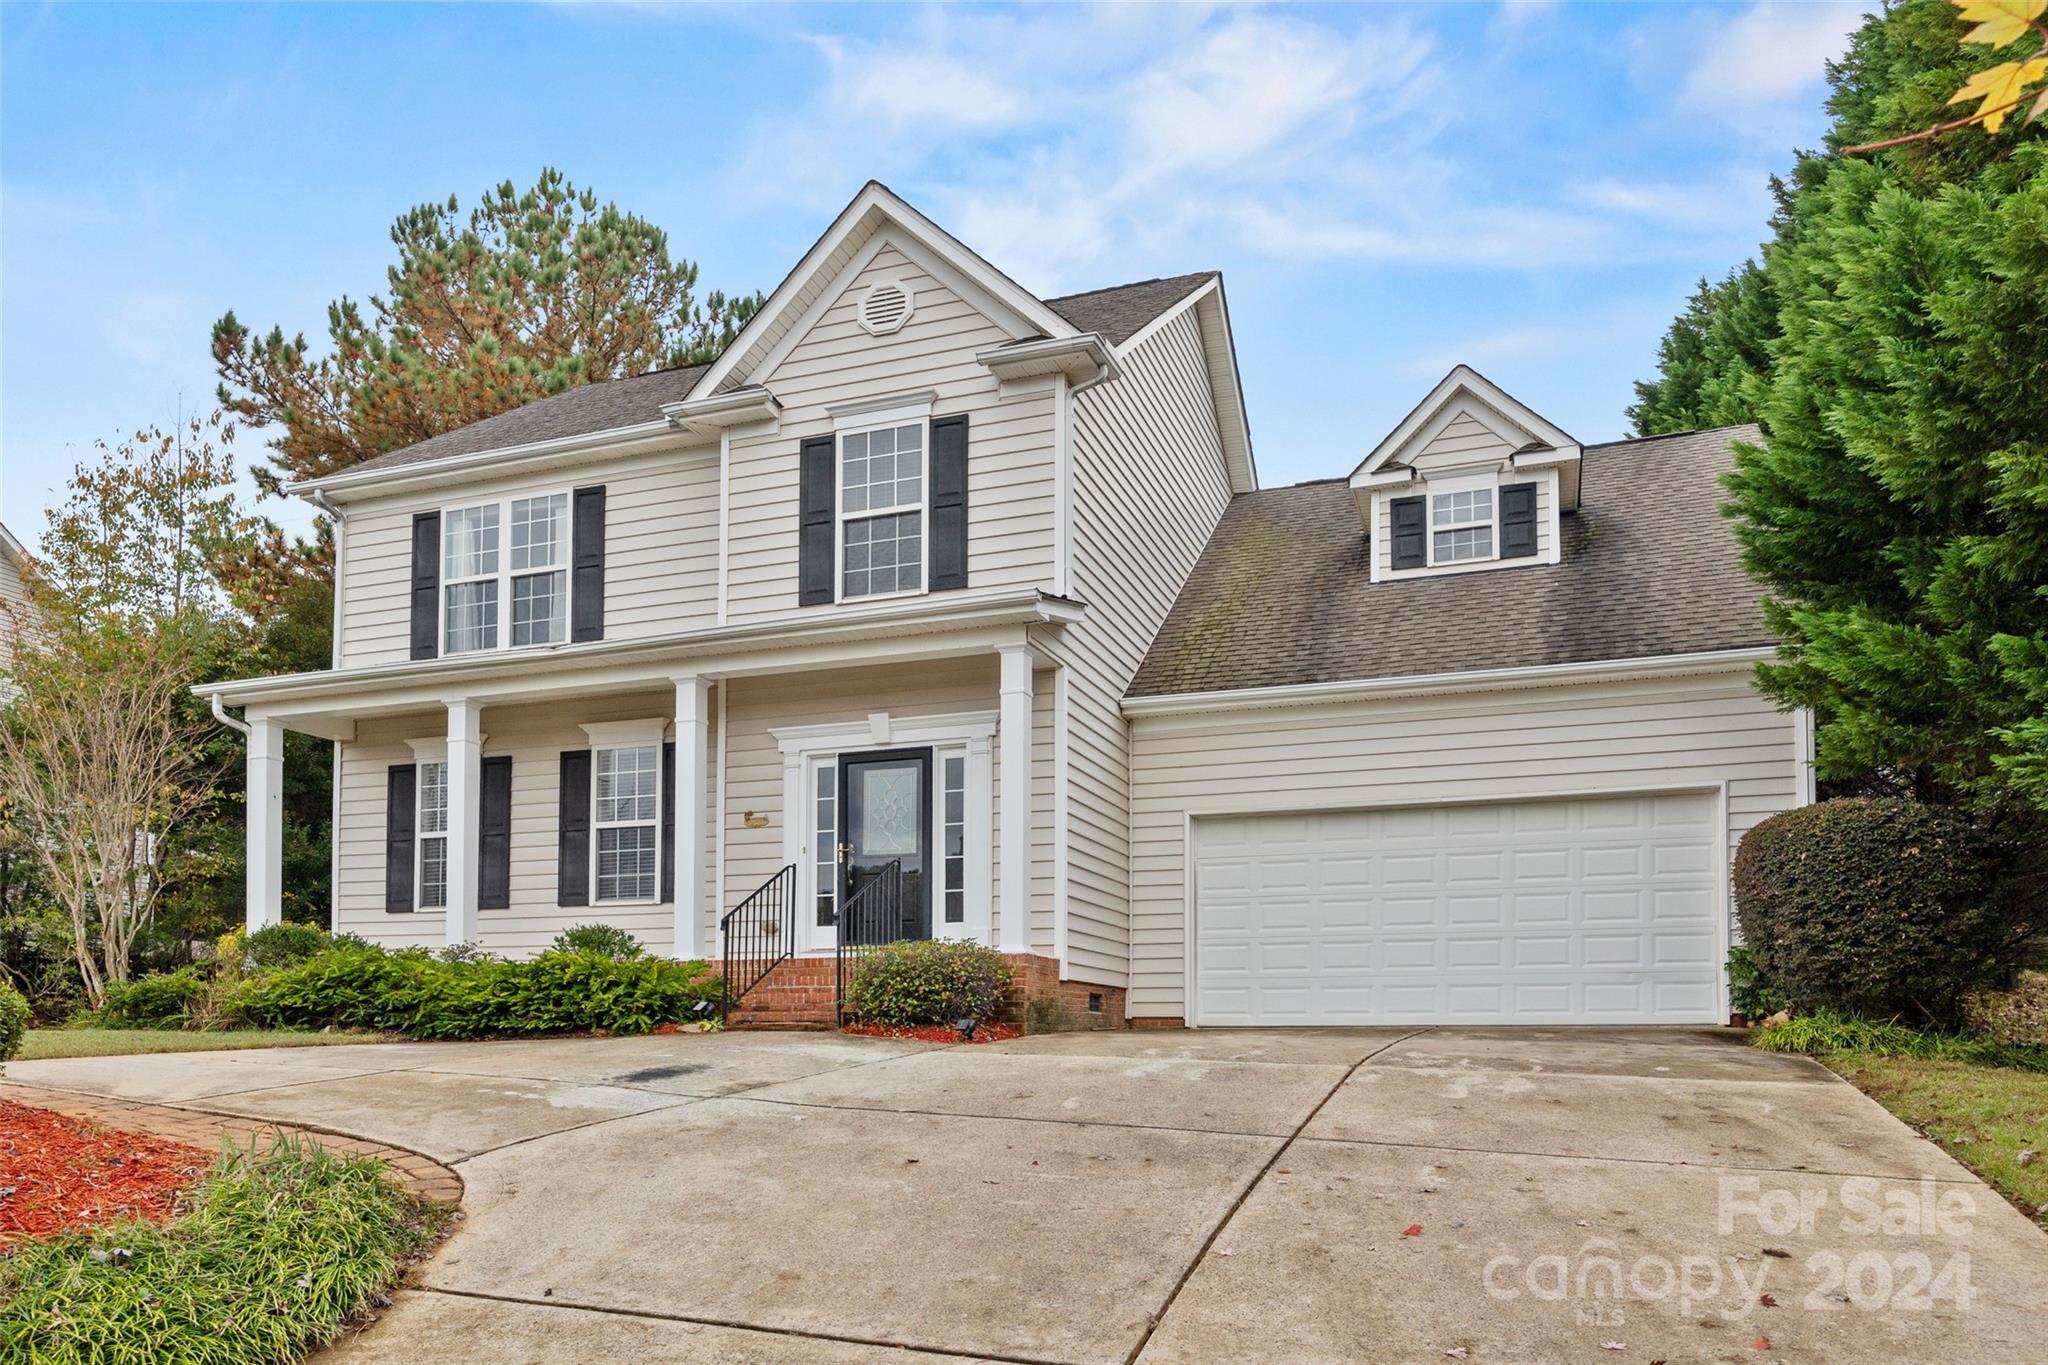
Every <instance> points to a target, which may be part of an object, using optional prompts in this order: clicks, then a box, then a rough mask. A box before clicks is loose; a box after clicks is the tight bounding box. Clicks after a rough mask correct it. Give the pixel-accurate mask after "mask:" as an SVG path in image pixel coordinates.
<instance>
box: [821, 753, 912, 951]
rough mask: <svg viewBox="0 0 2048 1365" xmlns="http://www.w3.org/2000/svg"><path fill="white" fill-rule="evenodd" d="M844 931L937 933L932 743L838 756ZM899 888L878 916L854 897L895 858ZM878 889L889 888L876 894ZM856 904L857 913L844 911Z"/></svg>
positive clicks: (882, 939) (863, 938) (877, 938)
mask: <svg viewBox="0 0 2048 1365" xmlns="http://www.w3.org/2000/svg"><path fill="white" fill-rule="evenodd" d="M839 809H840V811H841V813H842V815H843V817H844V818H843V820H842V822H841V826H840V847H839V879H840V880H839V905H840V910H841V913H840V916H839V925H840V932H841V933H842V934H843V935H848V936H850V937H849V941H855V942H868V943H887V942H892V941H894V940H896V939H901V938H930V937H931V935H932V902H931V875H930V874H931V864H932V856H931V855H932V755H931V750H929V749H896V750H891V751H888V752H885V753H865V754H846V755H843V756H842V757H841V758H840V760H839ZM892 863H893V864H895V865H896V866H897V867H898V868H899V869H900V871H901V881H900V883H899V890H900V894H899V895H898V896H897V898H896V901H895V904H894V906H893V908H890V909H886V910H885V911H884V912H883V913H882V914H881V915H880V916H879V917H877V916H876V915H874V914H870V913H863V910H864V908H865V907H868V906H872V905H874V904H876V902H874V901H872V900H869V901H864V902H862V903H861V905H860V906H855V905H854V899H853V898H854V897H855V896H856V895H858V894H859V893H860V892H861V890H862V889H863V888H865V887H867V886H868V885H869V884H870V883H871V882H873V881H874V880H875V879H876V878H877V877H880V876H883V875H885V874H886V873H887V871H888V868H889V866H890V865H891V864H892ZM877 894H886V892H885V891H884V892H878V893H877ZM850 906H851V907H854V913H853V916H852V917H851V918H850V917H849V916H848V914H847V913H846V910H847V908H848V907H850Z"/></svg>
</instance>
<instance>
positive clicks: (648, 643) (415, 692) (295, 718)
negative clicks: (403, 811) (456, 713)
mask: <svg viewBox="0 0 2048 1365" xmlns="http://www.w3.org/2000/svg"><path fill="white" fill-rule="evenodd" d="M946 596H947V598H948V599H949V600H948V601H947V602H946V603H945V605H944V608H943V609H942V610H934V609H933V606H932V604H931V603H930V602H929V601H926V600H923V599H920V600H917V601H913V602H891V603H885V604H878V605H877V606H875V607H872V608H860V609H857V610H855V611H844V610H842V611H840V612H838V613H835V614H834V615H833V616H831V617H830V618H829V619H820V620H801V621H795V622H791V621H787V620H780V621H768V622H761V623H756V624H750V625H741V626H721V627H712V628H709V629H703V630H690V631H676V632H672V633H669V634H665V635H657V636H646V637H642V638H638V639H631V640H599V641H592V642H589V643H584V644H563V645H556V646H553V647H551V648H546V649H540V650H534V651H530V652H527V651H522V652H519V653H509V652H492V653H487V654H458V655H452V656H445V657H442V658H438V659H421V660H403V661H399V662H395V663H385V664H372V665H368V666H365V667H360V668H337V669H328V670H323V671H321V672H317V673H284V674H276V675H273V676H269V677H260V678H237V679H232V680H230V681H226V682H217V683H202V684H200V685H198V686H196V687H194V688H193V689H192V691H193V694H194V695H195V696H199V697H204V698H206V699H208V700H210V701H214V702H215V703H216V705H217V706H241V707H249V708H254V709H256V710H258V711H260V712H261V713H262V714H264V715H266V716H270V717H274V718H276V719H279V720H282V721H284V722H285V724H286V725H287V726H288V727H289V728H291V729H295V730H300V731H302V732H304V733H308V734H315V735H320V736H322V737H325V738H330V739H348V738H351V737H352V735H351V733H350V732H351V731H352V729H353V723H354V720H355V718H357V717H367V716H373V715H387V714H395V713H399V712H403V711H406V710H416V709H419V708H421V707H426V706H434V705H439V704H441V703H442V702H444V701H446V700H447V699H448V698H450V697H455V696H460V697H467V698H471V699H473V700H477V701H484V702H493V701H494V702H497V703H499V704H506V703H512V702H530V701H547V700H550V699H553V698H556V697H565V696H575V695H582V694H587V693H589V692H590V691H591V690H592V689H595V688H603V689H606V690H616V689H624V688H631V687H635V686H647V685H652V684H660V683H663V682H666V681H669V680H670V679H673V678H675V677H678V676H688V675H692V674H701V675H704V676H709V677H719V676H743V675H747V674H759V673H776V672H794V671H802V670H807V669H814V668H829V667H835V666H837V667H844V666H851V665H855V664H872V663H888V662H892V661H899V660H910V659H919V658H932V657H941V656H945V655H950V654H962V653H969V652H974V651H978V650H980V649H985V648H993V647H994V646H995V645H996V644H998V643H1003V642H1006V641H1007V640H1009V639H1010V638H1012V637H1017V638H1021V636H1022V632H1023V630H1024V628H1025V627H1028V626H1034V625H1036V626H1052V627H1061V626H1065V625H1067V624H1069V623H1070V622H1073V621H1076V620H1079V619H1080V617H1081V616H1082V615H1083V613H1085V611H1086V610H1087V608H1086V607H1085V606H1084V605H1083V604H1081V603H1079V602H1076V601H1073V600H1071V599H1069V598H1062V597H1054V596H1052V595H1050V594H1048V593H1044V592H1039V591H1037V590H1035V589H1027V590H1024V591H1016V592H1003V593H989V594H983V595H979V596H970V595H968V594H960V595H958V596H956V595H954V594H946Z"/></svg>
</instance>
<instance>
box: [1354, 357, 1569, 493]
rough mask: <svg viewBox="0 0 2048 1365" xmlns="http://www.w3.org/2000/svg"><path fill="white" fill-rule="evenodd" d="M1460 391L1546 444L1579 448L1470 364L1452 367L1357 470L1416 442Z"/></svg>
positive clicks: (1375, 466) (1370, 469)
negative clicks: (1425, 428)
mask: <svg viewBox="0 0 2048 1365" xmlns="http://www.w3.org/2000/svg"><path fill="white" fill-rule="evenodd" d="M1461 391H1462V392H1464V393H1467V394H1470V395H1471V396H1472V397H1473V398H1474V399H1475V400H1477V401H1478V402H1479V403H1481V404H1483V405H1484V406H1486V407H1489V408H1491V409H1493V410H1494V411H1495V412H1496V413H1498V414H1499V415H1500V416H1501V417H1502V418H1504V419H1505V420H1506V421H1508V422H1509V423H1511V424H1512V425H1514V426H1515V427H1517V428H1520V429H1521V430H1523V431H1526V432H1528V433H1529V434H1530V435H1531V436H1532V437H1534V438H1535V439H1536V440H1538V441H1540V442H1541V443H1542V444H1544V445H1546V446H1549V447H1552V448H1555V449H1566V448H1570V449H1573V450H1576V449H1577V448H1578V445H1579V442H1578V440H1577V439H1576V438H1575V437H1573V436H1572V435H1571V433H1569V432H1567V431H1566V430H1565V429H1564V428H1562V427H1560V426H1558V425H1557V424H1556V423H1554V422H1552V421H1550V420H1549V419H1548V418H1546V417H1544V416H1543V415H1542V414H1541V413H1539V412H1537V411H1536V410H1535V409H1534V408H1531V407H1530V406H1529V405H1528V404H1526V403H1524V402H1522V401H1521V400H1520V399H1518V398H1516V397H1515V396H1514V395H1513V394H1511V393H1509V392H1508V391H1507V390H1506V389H1503V388H1502V387H1501V386H1500V385H1498V384H1496V383H1494V382H1493V381H1492V380H1490V379H1488V378H1487V377H1486V376H1485V375H1483V374H1481V373H1479V371H1477V370H1475V369H1473V368H1472V367H1471V366H1470V365H1462V364H1461V365H1454V366H1452V367H1451V372H1450V373H1449V374H1447V375H1445V376H1444V377H1443V378H1442V379H1441V380H1439V381H1437V385H1436V387H1435V388H1433V389H1431V390H1430V391H1429V393H1428V394H1427V395H1425V396H1424V397H1423V399H1422V401H1421V402H1420V403H1417V404H1416V405H1415V406H1414V408H1413V409H1411V410H1410V411H1409V413H1408V415H1407V416H1406V417H1404V418H1402V419H1401V422H1400V425H1398V426H1396V427H1395V428H1394V429H1393V430H1392V431H1390V432H1388V433H1387V434H1386V436H1385V437H1384V438H1382V439H1381V441H1380V443H1379V444H1378V445H1376V446H1374V447H1373V449H1372V453H1371V454H1370V455H1368V456H1366V457H1365V459H1364V460H1363V461H1361V462H1360V464H1359V466H1358V469H1357V471H1356V472H1357V473H1360V474H1367V473H1371V472H1373V471H1374V470H1377V469H1378V468H1379V467H1380V466H1381V465H1383V464H1385V463H1387V462H1388V461H1389V460H1391V459H1393V458H1394V456H1395V455H1396V454H1397V453H1398V452H1400V451H1401V450H1403V449H1405V448H1406V447H1407V446H1408V445H1409V444H1410V443H1411V442H1412V441H1414V440H1415V438H1416V437H1417V436H1419V435H1420V434H1421V432H1422V430H1423V428H1424V427H1426V426H1428V425H1429V423H1430V422H1432V421H1434V420H1435V419H1436V417H1437V415H1438V414H1439V413H1440V412H1441V411H1442V410H1443V408H1444V406H1445V405H1446V404H1448V403H1450V402H1451V401H1452V400H1453V399H1455V398H1456V397H1457V395H1458V394H1459V393H1460V392H1461Z"/></svg>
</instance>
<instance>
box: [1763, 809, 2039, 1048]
mask: <svg viewBox="0 0 2048 1365" xmlns="http://www.w3.org/2000/svg"><path fill="white" fill-rule="evenodd" d="M2022 856H2023V855H2022V851H2021V850H2020V849H2019V848H2018V847H2017V846H2016V845H2015V844H2014V842H2013V841H2012V840H2010V839H2009V838H2006V837H2004V836H2000V835H1997V834H1994V833H1993V832H1991V831H1988V830H1986V829H1984V828H1981V827H1979V826H1978V825H1975V824H1973V823H1972V821H1971V818H1970V816H1969V815H1968V814H1967V813H1965V812H1963V811H1960V810H1956V809H1952V808H1949V807H1943V806H1926V805H1921V804H1918V803H1916V802H1911V801H1900V800H1872V799H1861V798H1859V799H1854V800H1839V801H1823V802H1821V803H1820V804H1818V805H1812V806H1802V807H1799V808H1797V809H1795V810H1789V811H1785V812H1782V813H1781V814H1778V815H1774V816H1772V817H1771V818H1770V819H1768V820H1765V821H1764V822H1763V823H1762V824H1759V825H1758V826H1756V828H1754V829H1752V830H1750V832H1749V833H1748V834H1747V835H1745V836H1744V837H1743V840H1742V847H1741V849H1740V850H1739V851H1738V852H1737V854H1736V856H1735V900H1736V908H1737V913H1738V915H1739V916H1740V918H1741V921H1742V938H1743V941H1744V942H1745V943H1746V944H1747V945H1748V946H1749V948H1750V950H1751V951H1752V952H1753V953H1754V954H1755V955H1756V961H1757V965H1758V966H1759V967H1761V968H1762V970H1763V971H1764V972H1765V973H1766V974H1767V975H1768V976H1769V977H1770V978H1771V979H1772V980H1774V981H1776V982H1777V983H1778V986H1779V987H1780V988H1781V989H1782V990H1783V991H1784V993H1785V995H1786V996H1787V997H1788V998H1789V999H1790V1001H1791V1002H1792V1004H1793V1006H1794V1007H1795V1008H1798V1009H1802V1010H1812V1009H1816V1008H1819V1007H1822V1006H1832V1007H1834V1008H1836V1009H1839V1010H1841V1011H1843V1012H1845V1013H1847V1014H1852V1015H1860V1016H1865V1017H1873V1018H1886V1017H1892V1016H1898V1015H1904V1016H1906V1017H1909V1018H1913V1019H1917V1020H1923V1021H1927V1022H1931V1023H1935V1024H1939V1025H1949V1024H1953V1023H1954V1022H1955V1021H1956V1019H1957V1018H1958V1016H1959V1013H1960V1010H1961V1004H1962V999H1963V996H1964V994H1965V993H1966V992H1968V991H1969V990H1971V989H1972V988H1975V987H1979V986H1985V985H1991V984H1995V983H1998V982H2002V981H2004V980H2006V979H2008V978H2009V976H2010V974H2011V972H2012V969H2013V968H2014V966H2016V965H2017V963H2018V962H2019V961H2020V960H2021V959H2022V958H2023V957H2024V955H2025V953H2026V951H2027V945H2028V940H2029V938H2030V937H2031V936H2032V932H2033V925H2032V924H2031V923H2030V922H2029V913H2030V908H2031V907H2030V901H2029V897H2028V896H2027V895H2025V894H2024V893H2023V892H2022V888H2023V887H2024V886H2025V885H2026V880H2025V879H2024V878H2022V877H2019V876H2017V875H2015V873H2016V871H2017V869H2018V867H2019V864H2020V862H2021V860H2022Z"/></svg>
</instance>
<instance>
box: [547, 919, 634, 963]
mask: <svg viewBox="0 0 2048 1365" xmlns="http://www.w3.org/2000/svg"><path fill="white" fill-rule="evenodd" d="M554 951H555V952H558V953H596V954H597V955H598V956H599V957H608V958H610V959H612V960H613V961H614V962H626V961H629V960H630V959H632V958H636V957H639V956H640V955H641V954H642V953H644V952H646V951H647V950H646V949H645V948H643V947H641V946H640V940H639V939H637V938H634V937H633V936H632V935H631V934H629V933H627V932H626V931H625V930H624V929H621V928H619V927H618V926H617V925H615V924H577V925H573V926H571V927H570V928H567V929H564V930H563V931H562V932H561V933H559V934H556V935H555V942H554Z"/></svg>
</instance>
